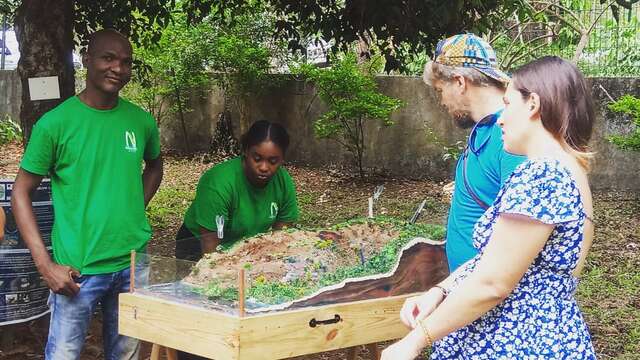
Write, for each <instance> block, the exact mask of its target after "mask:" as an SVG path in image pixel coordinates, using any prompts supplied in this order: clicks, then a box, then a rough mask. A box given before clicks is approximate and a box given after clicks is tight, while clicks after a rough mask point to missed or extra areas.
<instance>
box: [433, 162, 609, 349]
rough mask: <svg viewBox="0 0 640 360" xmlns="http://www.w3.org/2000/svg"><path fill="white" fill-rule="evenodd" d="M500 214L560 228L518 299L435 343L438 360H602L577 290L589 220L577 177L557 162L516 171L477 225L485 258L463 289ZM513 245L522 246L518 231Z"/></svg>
mask: <svg viewBox="0 0 640 360" xmlns="http://www.w3.org/2000/svg"><path fill="white" fill-rule="evenodd" d="M501 213H508V214H519V215H524V216H527V217H530V218H533V219H536V220H538V221H541V222H543V223H545V224H554V225H555V228H554V230H553V232H552V233H551V235H550V237H549V239H548V240H547V243H546V244H545V246H544V248H543V249H542V251H541V252H540V254H538V256H537V257H536V259H535V261H534V262H533V263H532V264H531V266H530V267H529V269H528V270H527V272H526V273H525V274H524V276H523V277H522V279H521V280H520V282H519V283H518V285H517V286H516V287H515V289H514V290H513V292H512V293H511V295H510V296H509V297H508V298H507V299H505V300H504V301H503V302H502V303H501V304H499V305H498V306H496V307H495V308H493V309H492V310H490V311H489V312H487V313H486V314H484V315H483V316H482V317H480V318H479V319H477V320H476V321H474V322H473V323H471V324H469V325H467V326H466V327H464V328H462V329H460V330H458V331H455V332H453V333H451V334H449V335H447V336H446V337H445V338H443V339H441V340H440V341H437V342H436V343H435V344H434V347H433V352H432V355H431V358H432V359H581V360H582V359H595V358H596V357H595V352H594V349H593V345H592V344H591V337H590V335H589V331H588V329H587V325H586V324H585V322H584V319H583V318H582V314H581V313H580V310H579V308H578V305H577V303H576V300H575V298H574V293H575V291H576V287H577V285H578V280H577V279H576V278H575V277H574V276H573V275H572V271H573V270H574V269H575V267H576V265H577V263H578V258H579V256H580V246H581V243H582V238H583V233H584V223H585V220H586V218H587V216H586V214H585V212H584V209H583V204H582V199H581V196H580V192H579V190H578V187H577V186H576V183H575V180H574V179H573V177H572V175H571V173H570V172H569V170H568V169H567V168H566V167H564V166H563V165H561V164H560V163H559V162H558V161H557V160H552V159H532V160H527V161H525V162H524V163H522V164H521V165H520V166H518V167H517V168H516V170H515V171H514V172H513V174H512V175H511V176H510V177H509V179H508V180H507V182H506V183H505V185H504V186H503V188H502V189H501V190H500V192H499V193H498V196H497V198H496V200H495V202H494V203H493V205H492V206H491V207H490V208H489V209H488V210H487V211H486V212H485V214H484V215H483V216H482V217H481V218H480V219H479V220H478V222H477V223H476V226H475V229H474V234H473V241H474V246H475V247H476V248H477V249H478V250H479V254H478V255H477V256H476V257H475V258H473V259H472V260H471V261H470V262H469V263H467V265H465V267H464V268H463V270H462V271H461V272H460V275H459V276H457V278H456V281H455V282H454V286H453V288H452V289H451V290H452V291H453V292H455V291H456V290H455V289H456V287H457V286H458V285H459V284H460V282H461V281H462V280H463V279H464V278H466V277H467V276H468V275H469V274H470V273H471V272H472V271H473V269H474V268H475V267H476V265H477V263H478V261H479V260H480V258H481V257H482V253H483V251H484V248H485V247H486V246H487V243H488V242H489V239H490V238H491V234H492V232H493V226H494V224H495V223H496V220H497V218H498V216H499V214H501ZM513 241H519V238H518V234H513Z"/></svg>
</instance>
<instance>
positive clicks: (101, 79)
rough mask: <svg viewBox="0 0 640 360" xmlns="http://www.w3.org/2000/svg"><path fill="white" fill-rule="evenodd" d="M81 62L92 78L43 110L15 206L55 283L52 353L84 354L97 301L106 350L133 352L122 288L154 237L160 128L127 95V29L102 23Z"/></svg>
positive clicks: (114, 355) (119, 354)
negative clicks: (150, 214)
mask: <svg viewBox="0 0 640 360" xmlns="http://www.w3.org/2000/svg"><path fill="white" fill-rule="evenodd" d="M83 64H84V66H85V67H86V69H87V79H86V88H85V89H84V90H83V91H82V92H81V93H80V94H79V95H77V96H74V97H71V98H69V99H67V100H66V101H64V102H63V103H61V104H60V105H58V106H57V107H56V108H54V109H52V110H51V111H49V112H47V113H46V114H44V115H43V116H42V117H41V118H40V119H39V120H38V122H37V123H36V125H35V126H34V128H33V132H32V135H31V138H30V141H29V144H28V146H27V149H26V151H25V154H24V157H23V159H22V162H21V164H20V171H19V173H18V176H17V178H16V182H15V186H14V188H13V193H12V207H13V212H14V214H15V218H16V222H17V223H18V228H19V230H20V233H21V236H22V238H23V239H24V241H25V243H26V245H27V246H28V247H29V250H30V251H31V255H32V256H33V260H34V262H35V264H36V267H37V268H38V271H39V272H40V274H41V275H42V277H43V279H44V280H45V281H46V283H47V285H48V286H49V288H50V289H51V296H50V298H49V305H50V308H51V324H50V328H49V338H48V340H47V346H46V349H45V359H53V360H57V359H78V358H79V356H80V352H81V350H82V346H83V343H84V339H85V335H86V333H87V329H88V326H89V323H90V320H91V317H92V315H93V312H94V311H95V308H96V305H97V304H98V302H100V303H101V305H102V311H103V323H104V326H103V329H104V330H103V339H104V351H105V358H107V359H133V358H137V354H138V342H137V341H136V340H134V339H131V338H127V337H125V336H120V335H118V330H117V325H118V294H119V293H121V292H126V291H128V290H129V260H128V259H129V253H130V251H131V250H136V251H144V250H145V248H146V244H147V241H148V240H149V238H150V237H151V227H150V225H149V222H148V221H147V219H146V216H145V207H146V205H147V203H148V202H149V201H150V200H151V198H152V197H153V195H154V194H155V192H156V190H157V189H158V186H159V185H160V181H161V180H162V159H161V156H160V142H159V136H158V128H157V125H156V122H155V120H154V119H153V117H152V116H151V115H150V114H149V113H147V112H145V111H143V110H142V109H140V108H139V107H137V106H135V105H133V104H131V103H130V102H128V101H126V100H124V99H121V98H120V97H119V92H120V90H121V89H122V87H124V86H125V85H126V84H127V82H129V80H130V78H131V65H132V48H131V44H130V43H129V40H128V39H127V38H125V37H124V36H123V35H122V34H120V33H118V32H117V31H115V30H109V29H107V30H101V31H98V32H96V33H94V34H93V35H92V37H91V40H90V41H89V46H88V48H87V52H86V54H85V55H84V57H83ZM143 161H144V163H145V167H144V172H143V171H142V170H143V169H142V162H143ZM141 174H142V175H141ZM46 175H49V176H50V177H51V186H52V196H53V207H54V215H55V220H54V225H53V230H52V234H51V242H52V247H53V260H52V259H51V257H50V256H49V252H48V250H47V249H46V247H45V245H44V242H43V240H42V237H41V235H40V232H39V231H38V227H37V224H36V222H35V217H34V214H33V209H32V207H31V199H30V193H31V191H32V190H34V189H36V188H37V186H38V185H39V183H40V181H41V180H42V178H43V177H44V176H46Z"/></svg>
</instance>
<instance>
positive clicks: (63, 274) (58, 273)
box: [39, 262, 80, 297]
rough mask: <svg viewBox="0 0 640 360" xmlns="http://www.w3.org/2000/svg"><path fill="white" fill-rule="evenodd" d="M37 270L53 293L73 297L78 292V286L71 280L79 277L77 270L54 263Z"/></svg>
mask: <svg viewBox="0 0 640 360" xmlns="http://www.w3.org/2000/svg"><path fill="white" fill-rule="evenodd" d="M39 270H40V274H42V278H43V279H44V281H45V282H46V283H47V286H48V287H49V289H51V291H53V292H54V293H56V294H60V295H65V296H69V297H73V296H75V295H76V294H78V292H79V291H80V285H78V284H76V282H75V281H74V280H73V278H74V277H78V276H80V273H79V272H78V270H75V269H73V268H72V267H69V266H64V265H58V264H56V263H54V262H50V263H49V264H47V265H46V266H44V267H42V269H39Z"/></svg>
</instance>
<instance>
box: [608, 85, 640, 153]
mask: <svg viewBox="0 0 640 360" xmlns="http://www.w3.org/2000/svg"><path fill="white" fill-rule="evenodd" d="M609 109H610V110H611V111H614V112H617V113H622V114H627V115H630V116H631V118H632V119H633V124H634V127H635V129H634V130H633V131H632V132H631V133H630V134H629V135H613V136H610V137H609V141H611V142H612V143H614V144H616V145H617V146H618V147H619V148H620V149H623V150H631V151H640V99H638V98H636V97H635V96H632V95H625V96H623V97H621V98H620V99H618V101H616V102H614V103H612V104H610V105H609Z"/></svg>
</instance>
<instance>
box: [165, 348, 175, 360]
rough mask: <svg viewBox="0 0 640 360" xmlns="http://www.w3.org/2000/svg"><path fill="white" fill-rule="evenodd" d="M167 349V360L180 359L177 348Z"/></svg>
mask: <svg viewBox="0 0 640 360" xmlns="http://www.w3.org/2000/svg"><path fill="white" fill-rule="evenodd" d="M165 350H166V351H167V360H178V352H177V351H176V349H171V348H165Z"/></svg>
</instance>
